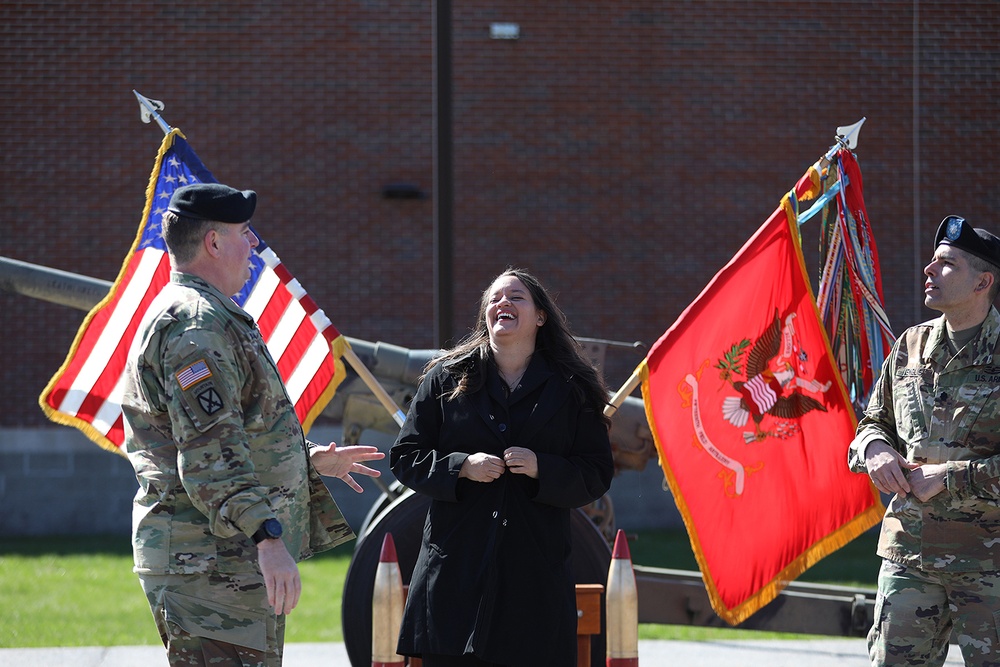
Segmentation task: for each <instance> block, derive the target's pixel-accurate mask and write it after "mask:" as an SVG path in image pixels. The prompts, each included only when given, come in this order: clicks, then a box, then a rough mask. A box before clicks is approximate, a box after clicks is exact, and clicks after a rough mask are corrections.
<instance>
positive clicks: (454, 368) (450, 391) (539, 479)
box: [389, 269, 614, 667]
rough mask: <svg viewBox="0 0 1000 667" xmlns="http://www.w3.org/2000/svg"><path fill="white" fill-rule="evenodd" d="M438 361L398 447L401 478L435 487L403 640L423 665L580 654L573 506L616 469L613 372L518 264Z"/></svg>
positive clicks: (544, 660) (518, 663)
mask: <svg viewBox="0 0 1000 667" xmlns="http://www.w3.org/2000/svg"><path fill="white" fill-rule="evenodd" d="M428 368H429V370H428V371H427V373H426V375H425V376H424V378H423V380H422V381H421V383H420V386H419V387H418V389H417V393H416V396H415V397H414V399H413V402H412V403H411V405H410V410H409V414H408V415H407V417H406V422H405V423H404V424H403V428H402V429H401V431H400V433H399V437H398V439H397V440H396V443H395V444H394V445H393V447H392V449H391V451H390V453H389V457H390V464H391V466H392V471H393V472H394V473H395V475H396V477H397V478H398V479H399V481H400V482H402V483H403V484H405V485H406V486H408V487H410V488H412V489H413V490H414V491H415V492H417V493H423V494H426V495H428V496H430V497H431V499H432V500H431V505H430V509H429V510H428V513H427V520H426V522H425V524H424V534H423V541H422V543H421V546H420V554H419V556H418V557H417V562H416V565H415V567H414V571H413V576H412V578H411V581H410V589H409V594H408V597H407V601H406V610H405V612H404V615H403V624H402V628H401V631H400V636H399V645H398V648H397V650H398V651H399V653H400V654H401V655H411V656H420V657H422V659H423V664H424V665H425V667H441V666H443V665H448V666H451V665H456V666H457V665H462V666H465V665H506V666H510V667H530V666H532V665H538V666H539V667H541V666H543V665H544V666H545V667H560V666H563V665H565V666H566V667H572V666H573V665H575V664H576V594H575V589H574V582H573V577H572V570H571V567H570V562H569V559H570V545H571V537H570V509H571V508H574V507H580V506H582V505H586V504H587V503H590V502H592V501H594V500H597V499H598V498H600V497H601V496H603V495H604V494H605V493H606V492H607V491H608V488H609V487H610V485H611V478H612V476H613V474H614V462H613V460H612V457H611V445H610V442H609V440H608V424H609V422H608V419H607V418H606V417H604V414H603V408H604V406H605V405H606V404H607V390H606V388H605V386H604V384H603V381H602V380H601V378H600V375H599V374H598V372H597V371H596V370H595V369H594V367H593V366H592V365H591V364H590V363H589V362H588V361H587V360H586V359H584V358H583V356H582V355H581V354H580V353H579V348H578V346H577V344H576V342H575V341H574V340H573V337H572V335H571V334H570V332H569V328H568V326H567V324H566V319H565V316H564V315H563V314H562V312H561V311H560V310H559V309H558V308H557V307H556V305H555V303H554V301H553V300H552V299H551V297H550V296H549V295H548V293H547V292H546V291H545V289H544V288H543V287H542V286H541V284H540V283H539V282H538V280H537V279H535V278H534V277H533V276H531V275H530V274H528V273H526V272H525V271H522V270H519V269H508V270H507V271H505V272H504V273H503V274H501V275H500V276H499V277H498V278H497V279H496V280H495V281H493V283H492V284H491V285H490V287H489V288H488V289H487V290H486V292H484V294H483V298H482V303H481V305H480V311H479V317H478V323H477V327H476V330H475V331H474V332H473V333H472V334H470V335H469V337H467V338H466V339H465V340H464V341H463V342H461V343H460V344H459V345H458V346H456V347H455V348H453V349H452V350H450V351H448V352H446V353H444V355H443V356H441V357H439V358H438V359H436V360H435V361H433V362H431V364H429V365H428Z"/></svg>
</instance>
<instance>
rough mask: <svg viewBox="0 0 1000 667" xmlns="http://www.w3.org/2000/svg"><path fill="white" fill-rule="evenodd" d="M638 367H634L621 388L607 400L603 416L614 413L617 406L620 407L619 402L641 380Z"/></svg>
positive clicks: (622, 400) (623, 399)
mask: <svg viewBox="0 0 1000 667" xmlns="http://www.w3.org/2000/svg"><path fill="white" fill-rule="evenodd" d="M639 368H641V366H639V367H636V369H635V370H634V371H632V375H630V376H629V378H628V380H625V384H623V385H622V387H621V389H619V390H618V391H616V392H615V393H614V395H613V396H612V397H611V400H610V401H608V404H607V405H606V406H605V407H604V414H605V416H607V417H611V416H612V415H614V414H615V412H617V411H618V408H620V407H621V404H622V403H624V402H625V399H626V398H627V397H628V395H629V394H631V393H632V391H633V390H634V389H635V388H636V387H638V386H639V382H641V378H640V376H639Z"/></svg>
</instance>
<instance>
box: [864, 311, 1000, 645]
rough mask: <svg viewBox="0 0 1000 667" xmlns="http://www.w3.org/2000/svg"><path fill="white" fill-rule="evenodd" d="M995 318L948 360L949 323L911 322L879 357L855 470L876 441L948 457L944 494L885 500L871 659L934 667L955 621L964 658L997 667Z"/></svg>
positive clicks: (999, 496) (999, 553)
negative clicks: (886, 353)
mask: <svg viewBox="0 0 1000 667" xmlns="http://www.w3.org/2000/svg"><path fill="white" fill-rule="evenodd" d="M998 387H1000V313H998V312H997V310H996V309H995V308H991V309H990V312H989V314H988V315H987V317H986V320H985V322H984V323H983V325H982V328H981V329H980V331H979V333H978V335H977V336H976V337H975V338H973V339H972V340H971V341H970V342H969V343H968V344H967V345H965V347H963V348H962V349H961V350H960V351H959V353H958V354H957V355H955V356H954V358H952V355H951V353H950V352H949V349H948V344H947V339H946V332H945V321H944V318H943V317H942V318H938V319H936V320H932V321H930V322H926V323H924V324H921V325H918V326H915V327H911V328H910V329H907V331H906V332H905V333H904V334H903V335H902V336H901V337H900V339H899V340H898V341H897V342H896V344H895V346H894V347H893V350H892V352H891V353H890V355H889V356H888V358H887V359H886V361H885V364H884V365H883V368H882V374H881V376H880V378H879V380H878V382H877V383H876V385H875V389H874V391H873V392H872V397H871V401H870V402H869V405H868V409H867V410H866V411H865V416H864V418H863V419H862V420H861V422H860V424H859V425H858V432H857V437H856V438H855V439H854V441H853V442H852V443H851V447H850V452H849V459H850V466H851V469H852V470H854V471H857V472H866V468H865V463H864V451H865V448H866V447H867V445H868V443H870V442H872V441H873V440H878V439H882V440H885V441H886V442H887V443H889V445H891V446H892V447H894V448H895V449H896V450H897V451H898V452H900V453H901V454H903V455H904V456H905V457H906V459H907V460H909V461H911V462H915V463H945V462H947V478H946V485H947V489H946V490H945V491H943V492H941V493H939V494H938V495H937V496H935V497H934V498H931V499H930V500H929V501H927V502H921V501H919V500H917V498H916V497H914V496H913V495H912V494H907V495H906V496H902V497H901V496H899V495H896V496H894V497H893V498H892V501H891V502H890V503H889V506H888V508H887V510H886V513H885V517H884V519H883V521H882V530H881V534H880V536H879V544H878V554H879V556H881V557H882V558H883V564H882V569H881V571H880V573H879V595H878V599H877V602H876V609H875V625H874V626H873V628H872V631H871V632H870V633H869V637H868V639H869V651H870V654H871V656H872V662H873V664H878V665H882V664H903V665H911V664H912V665H932V664H941V662H942V661H943V660H944V657H945V655H946V652H947V641H948V637H949V635H950V633H951V626H952V623H954V625H955V630H956V633H955V634H956V636H957V639H958V642H959V645H960V646H961V648H962V653H963V655H964V656H965V660H966V664H968V665H1000V639H998V634H997V618H1000V573H998V570H1000V504H998V501H1000V456H998V454H1000V392H998V391H997V388H998Z"/></svg>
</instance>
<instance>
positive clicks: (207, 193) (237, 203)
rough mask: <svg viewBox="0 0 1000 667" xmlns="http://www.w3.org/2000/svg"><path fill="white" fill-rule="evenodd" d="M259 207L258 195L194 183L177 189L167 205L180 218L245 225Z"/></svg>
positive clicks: (213, 184) (216, 184)
mask: <svg viewBox="0 0 1000 667" xmlns="http://www.w3.org/2000/svg"><path fill="white" fill-rule="evenodd" d="M256 207H257V193H256V192H254V191H253V190H242V191H240V190H237V189H236V188H231V187H229V186H228V185H223V184H222V183H195V184H194V185H185V186H183V187H179V188H177V189H176V190H174V194H173V196H171V197H170V203H169V204H168V205H167V210H168V211H173V212H174V213H176V214H178V215H183V216H187V217H189V218H196V219H198V220H212V221H214V222H229V223H235V224H242V223H244V222H246V221H248V220H249V219H250V218H252V217H253V211H254V209H255V208H256Z"/></svg>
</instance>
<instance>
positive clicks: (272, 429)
mask: <svg viewBox="0 0 1000 667" xmlns="http://www.w3.org/2000/svg"><path fill="white" fill-rule="evenodd" d="M255 205H256V194H255V193H253V192H252V191H243V192H241V191H238V190H235V189H233V188H230V187H228V186H224V185H219V184H197V185H191V186H185V187H182V188H178V189H177V190H176V191H175V193H174V195H173V197H172V198H171V200H170V204H169V206H168V212H167V213H165V214H164V216H163V219H164V225H163V226H164V240H165V241H166V244H167V248H168V250H169V254H170V260H171V267H172V269H173V272H172V273H171V282H170V283H169V284H168V285H167V286H166V287H165V288H164V289H163V291H162V292H161V293H160V295H159V296H158V297H157V303H155V304H153V306H152V307H151V308H150V309H149V315H148V316H147V317H146V318H145V319H144V321H143V322H142V324H141V326H140V330H139V332H138V334H137V336H136V341H137V346H138V347H137V349H136V350H135V351H134V354H133V356H132V358H131V359H130V360H129V365H128V370H127V380H126V383H125V387H124V396H123V401H122V404H123V405H122V407H123V410H124V415H125V449H126V452H127V454H128V457H129V460H130V461H131V463H132V466H133V467H134V468H135V472H136V477H137V479H138V481H139V487H140V488H139V491H138V493H137V494H136V498H135V505H134V512H133V539H132V544H133V551H134V556H135V571H136V572H137V573H138V574H139V579H140V581H141V583H142V587H143V590H144V591H145V593H146V596H147V598H148V600H149V604H150V608H151V609H152V612H153V618H154V620H155V622H156V627H157V629H158V631H159V633H160V637H161V639H162V640H163V643H164V646H165V647H166V648H167V656H168V659H169V662H170V664H171V665H207V664H212V665H239V666H242V667H249V666H251V665H252V666H257V665H261V666H263V665H268V666H271V665H280V664H281V655H282V649H283V645H284V628H285V614H287V613H288V612H290V611H291V610H292V609H294V608H295V606H296V604H297V603H298V599H299V595H300V593H301V581H300V579H299V573H298V566H297V565H296V562H297V561H299V560H301V559H304V558H308V557H309V556H311V555H312V554H314V553H316V552H318V551H323V550H326V549H330V548H332V547H334V546H336V545H338V544H340V543H342V542H344V541H346V540H349V539H351V538H352V537H353V533H352V532H351V529H350V527H349V526H348V525H347V522H346V521H345V520H344V518H343V516H342V515H341V513H340V510H339V509H338V508H337V505H336V503H335V502H334V501H333V498H332V497H331V496H330V494H329V492H328V491H327V489H326V487H325V486H324V484H323V482H322V480H321V479H320V474H324V475H329V476H334V477H339V478H341V479H342V480H343V481H345V482H346V483H347V484H349V485H350V486H351V487H352V488H354V489H355V490H356V491H359V492H360V491H361V487H360V486H359V485H358V483H357V482H356V481H355V480H354V479H353V478H352V477H351V473H361V474H366V475H378V472H377V471H375V470H372V469H370V468H368V467H367V466H365V465H363V464H362V463H361V462H362V461H371V460H376V459H379V458H382V457H383V456H384V455H383V454H382V453H380V452H378V451H377V449H376V448H374V447H341V448H338V447H336V445H334V444H333V443H331V444H330V445H328V446H325V447H323V446H319V445H314V444H313V443H309V442H308V441H306V440H305V437H304V435H303V432H302V426H301V424H300V423H299V420H298V418H297V417H296V414H295V410H294V407H293V405H292V403H291V401H290V399H289V398H288V394H287V392H286V391H285V387H284V385H283V383H282V381H281V377H280V376H279V374H278V370H277V367H276V366H275V363H274V361H273V359H272V358H271V356H270V354H268V351H267V348H266V347H265V345H264V341H263V339H262V337H261V334H260V331H259V330H258V329H257V326H256V324H255V323H254V321H253V319H252V318H251V317H250V316H249V315H248V314H247V313H246V312H244V311H243V310H242V309H241V308H240V307H239V306H237V305H236V304H235V303H234V302H233V300H232V299H231V298H230V296H229V295H232V294H235V293H236V292H238V291H239V290H240V288H241V287H242V286H243V285H244V283H245V282H246V280H247V278H248V277H249V261H250V253H251V251H252V249H253V248H254V247H255V246H256V245H257V243H258V241H257V237H256V236H255V235H254V233H253V231H252V230H251V229H250V225H249V220H250V218H251V216H252V215H253V211H254V208H255Z"/></svg>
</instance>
